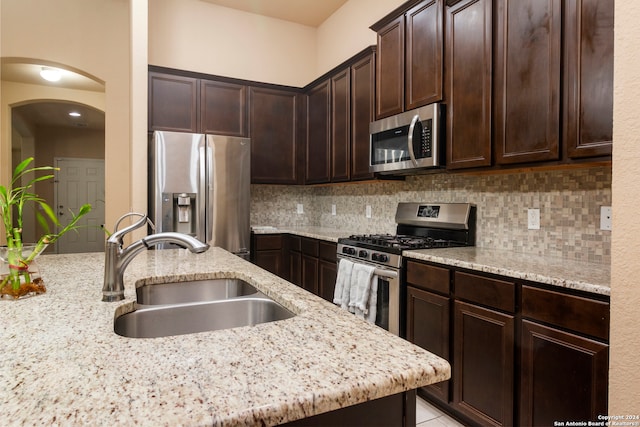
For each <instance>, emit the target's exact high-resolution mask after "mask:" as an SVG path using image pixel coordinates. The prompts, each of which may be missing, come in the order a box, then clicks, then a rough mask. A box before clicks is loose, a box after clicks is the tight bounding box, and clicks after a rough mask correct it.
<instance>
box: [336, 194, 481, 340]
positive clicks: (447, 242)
mask: <svg viewBox="0 0 640 427" xmlns="http://www.w3.org/2000/svg"><path fill="white" fill-rule="evenodd" d="M396 223H397V228H396V234H395V235H392V234H360V235H352V236H350V237H348V238H341V239H338V249H337V257H338V262H340V259H348V260H350V261H352V262H356V263H362V264H368V265H373V266H375V267H376V270H375V274H376V276H377V278H378V305H377V310H376V322H375V323H376V325H378V326H380V327H382V328H384V329H386V330H388V331H390V332H392V333H394V334H396V335H404V322H405V319H404V316H403V315H402V313H403V310H402V309H401V308H402V307H403V306H404V305H405V299H406V290H405V289H402V288H401V286H400V279H401V277H402V252H403V251H405V250H417V249H436V248H446V247H454V246H473V245H474V244H475V223H476V207H475V206H474V205H472V204H470V203H399V204H398V207H397V209H396Z"/></svg>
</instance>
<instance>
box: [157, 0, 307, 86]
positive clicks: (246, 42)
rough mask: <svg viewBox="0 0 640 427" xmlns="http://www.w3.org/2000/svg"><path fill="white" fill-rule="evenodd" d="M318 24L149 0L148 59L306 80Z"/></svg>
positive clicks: (266, 78)
mask: <svg viewBox="0 0 640 427" xmlns="http://www.w3.org/2000/svg"><path fill="white" fill-rule="evenodd" d="M315 53H316V30H315V28H312V27H308V26H305V25H299V24H294V23H292V22H287V21H282V20H279V19H273V18H269V17H265V16H260V15H256V14H252V13H247V12H241V11H237V10H234V9H230V8H226V7H221V6H217V5H214V4H211V3H207V2H203V1H199V0H153V1H150V2H149V63H150V64H152V65H159V66H164V67H170V68H177V69H181V70H189V71H197V72H202V73H206V74H214V75H220V76H227V77H235V78H240V79H246V80H254V81H260V82H265V83H275V84H282V85H289V86H304V85H305V84H307V83H309V82H310V81H311V80H313V79H314V76H315V74H316V54H315Z"/></svg>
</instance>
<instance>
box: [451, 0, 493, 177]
mask: <svg viewBox="0 0 640 427" xmlns="http://www.w3.org/2000/svg"><path fill="white" fill-rule="evenodd" d="M492 17H493V7H492V1H491V0H465V1H460V2H457V3H456V4H455V5H454V6H451V7H447V8H446V12H445V28H446V46H447V49H446V50H445V51H446V57H445V70H446V72H445V75H446V82H445V101H446V104H447V105H446V120H447V124H446V139H447V145H446V147H447V148H446V153H447V169H461V168H471V167H481V166H491V136H492V133H491V117H492V116H491V105H492V102H491V101H492V80H491V78H492V58H493V49H492V48H493V32H492V22H493V20H492Z"/></svg>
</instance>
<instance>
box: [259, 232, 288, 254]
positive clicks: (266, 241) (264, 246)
mask: <svg viewBox="0 0 640 427" xmlns="http://www.w3.org/2000/svg"><path fill="white" fill-rule="evenodd" d="M255 242H256V248H255V250H257V251H268V250H274V249H281V248H282V235H280V234H269V235H265V236H256V239H255Z"/></svg>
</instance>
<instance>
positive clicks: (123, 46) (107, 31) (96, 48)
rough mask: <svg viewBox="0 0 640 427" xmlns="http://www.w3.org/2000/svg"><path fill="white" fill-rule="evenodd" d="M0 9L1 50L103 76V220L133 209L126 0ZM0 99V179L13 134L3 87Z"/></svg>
mask: <svg viewBox="0 0 640 427" xmlns="http://www.w3.org/2000/svg"><path fill="white" fill-rule="evenodd" d="M0 15H1V18H0V19H1V23H0V35H1V44H0V56H2V57H16V58H20V57H22V58H32V59H39V60H43V61H47V62H53V63H57V64H61V65H62V66H63V67H68V68H70V69H76V70H80V71H82V72H83V73H84V74H88V75H91V76H94V77H95V78H96V79H97V80H100V81H102V82H104V84H105V88H106V91H105V94H104V97H105V100H104V106H103V108H104V112H105V121H106V130H105V141H106V142H105V143H106V149H105V151H106V152H105V162H106V197H107V199H108V200H109V203H108V204H107V209H106V221H107V223H113V222H115V219H116V218H117V217H118V216H119V215H120V214H122V213H124V212H127V211H128V210H129V209H131V188H132V186H134V185H135V183H134V182H132V179H131V164H132V163H131V155H130V153H131V145H132V144H131V134H130V126H131V123H130V101H131V96H130V77H131V76H130V48H129V46H130V38H131V36H130V30H129V25H130V22H129V0H91V1H84V0H55V1H50V0H2V1H1V3H0ZM2 104H3V105H2V114H3V118H2V129H1V131H0V171H1V172H0V181H2V182H6V181H7V180H8V177H9V172H10V170H11V167H10V165H11V156H10V138H11V135H10V130H9V129H7V123H9V121H8V119H7V116H6V114H7V111H9V110H8V105H9V104H8V102H5V100H4V91H3V92H2ZM145 140H146V139H145ZM142 187H143V189H142V190H141V191H144V184H142Z"/></svg>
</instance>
